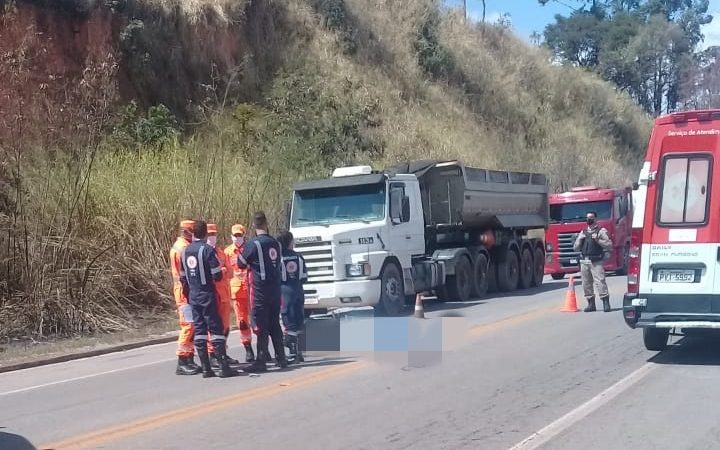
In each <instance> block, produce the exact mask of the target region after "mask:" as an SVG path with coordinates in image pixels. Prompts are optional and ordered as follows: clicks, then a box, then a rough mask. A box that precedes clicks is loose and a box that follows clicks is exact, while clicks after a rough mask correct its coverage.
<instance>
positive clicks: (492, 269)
mask: <svg viewBox="0 0 720 450" xmlns="http://www.w3.org/2000/svg"><path fill="white" fill-rule="evenodd" d="M487 280H488V289H487V291H488V292H490V293H492V292H497V291H498V281H497V264H495V258H493V257H490V264H488V271H487Z"/></svg>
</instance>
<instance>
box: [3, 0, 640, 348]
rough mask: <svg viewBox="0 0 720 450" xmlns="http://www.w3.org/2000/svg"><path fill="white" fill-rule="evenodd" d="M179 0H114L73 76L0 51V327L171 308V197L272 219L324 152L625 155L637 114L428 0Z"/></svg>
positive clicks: (546, 158) (605, 180) (361, 155)
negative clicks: (116, 28) (117, 3)
mask: <svg viewBox="0 0 720 450" xmlns="http://www.w3.org/2000/svg"><path fill="white" fill-rule="evenodd" d="M185 3H186V4H188V5H190V4H192V5H193V9H182V8H179V7H178V8H175V7H173V5H174V4H175V2H171V1H169V0H168V1H149V0H148V1H145V2H141V1H138V2H128V5H127V6H126V7H125V8H124V9H123V10H121V11H120V12H117V13H116V14H126V15H129V16H130V17H129V19H131V20H129V21H127V22H126V23H127V25H126V28H125V29H124V30H123V31H122V32H121V33H120V34H119V36H118V40H119V44H120V45H119V48H120V52H119V53H115V54H113V53H112V52H109V53H108V54H109V56H107V57H102V58H99V57H88V58H87V59H86V60H85V61H83V63H84V64H85V69H84V70H83V71H82V73H81V75H79V76H78V77H77V78H75V79H73V80H72V82H71V83H70V84H68V82H67V80H63V82H62V83H60V82H55V81H47V82H44V83H45V84H44V85H43V87H42V88H40V87H37V88H34V89H32V90H27V89H26V90H23V89H21V87H22V86H28V85H30V86H33V84H32V83H33V80H34V79H35V78H37V77H36V76H34V72H33V71H36V69H35V68H34V67H35V66H33V64H35V63H36V61H37V59H33V58H34V57H35V56H37V55H38V54H40V53H39V52H41V51H42V48H43V42H42V37H41V36H38V35H35V34H33V35H32V36H31V38H28V39H25V40H22V48H20V46H16V48H13V49H11V50H9V53H8V52H0V56H1V57H2V58H3V60H0V78H1V79H3V80H9V83H10V84H7V85H6V86H9V87H10V89H15V90H16V91H17V92H23V95H21V96H19V97H18V96H16V97H11V96H8V97H7V98H8V99H9V100H8V102H6V103H7V105H8V106H10V107H11V108H12V110H14V111H22V114H20V115H17V116H11V115H5V116H4V117H2V118H0V152H2V156H3V158H2V161H3V162H2V163H0V194H1V195H0V208H1V209H0V273H2V280H3V282H2V283H0V302H1V303H0V306H1V307H2V308H0V338H10V337H22V336H26V337H33V338H35V339H37V338H39V337H42V336H48V335H51V334H57V335H72V334H86V333H97V332H108V331H118V330H125V329H128V328H132V327H133V326H134V325H135V324H136V323H144V322H143V321H146V320H148V318H150V319H151V318H152V317H161V316H162V317H166V316H167V315H168V314H172V298H171V295H170V276H169V270H168V261H167V254H168V252H169V248H170V246H171V244H172V241H173V239H174V234H175V229H176V226H177V222H178V221H179V220H180V219H182V218H186V217H203V218H206V219H209V220H211V221H216V222H217V223H218V225H219V226H220V228H221V229H222V230H227V229H228V228H229V226H230V225H231V224H232V223H235V222H236V221H242V222H247V220H248V217H250V215H251V213H252V212H253V211H254V210H255V209H265V210H266V212H268V213H269V215H270V216H271V217H272V218H273V221H274V225H275V226H276V227H277V226H279V224H280V222H281V219H282V216H283V215H282V212H283V208H284V204H285V200H286V199H287V198H288V193H289V188H290V186H291V185H292V183H293V182H294V181H296V180H300V179H305V178H312V177H320V176H326V175H328V174H329V173H330V170H331V169H332V168H333V167H335V166H337V165H342V164H357V163H372V164H373V165H374V166H377V167H383V166H385V165H387V164H390V163H394V162H397V161H400V160H407V159H428V158H437V159H450V158H460V159H462V160H464V161H465V162H467V163H468V164H470V165H474V166H478V167H488V168H505V169H519V170H534V171H540V172H543V173H547V174H548V176H549V179H550V180H551V183H552V186H553V188H555V189H565V188H568V187H570V186H572V185H577V184H585V183H597V184H603V185H617V184H619V183H626V182H629V181H631V180H632V179H633V178H634V177H635V169H636V168H637V166H638V164H639V162H640V160H641V156H640V155H641V154H642V152H643V151H644V145H645V143H646V140H647V137H648V131H649V119H648V117H647V116H645V115H644V114H643V113H641V112H640V110H639V108H637V107H636V106H635V105H634V104H633V103H632V101H631V100H630V99H629V98H626V97H625V96H623V95H621V94H619V93H618V92H616V90H615V89H613V88H612V87H610V86H609V85H608V84H607V83H605V82H603V81H601V80H600V79H599V78H598V77H596V76H594V75H591V74H588V73H584V72H582V71H580V70H577V69H574V68H571V67H560V66H553V65H551V64H550V63H549V60H550V54H549V53H546V52H544V51H542V50H538V49H534V48H530V47H528V46H526V45H524V44H523V43H521V42H520V41H519V40H518V39H516V38H515V37H514V36H512V35H511V34H510V33H509V32H508V31H507V30H506V29H503V28H499V27H494V26H485V27H483V26H479V25H478V26H475V25H468V24H465V23H464V21H463V20H462V18H461V17H459V16H458V15H457V14H456V13H454V12H452V11H445V10H441V9H439V7H438V5H437V4H435V3H433V2H432V1H430V0H426V1H425V0H423V1H417V2H407V3H405V2H383V3H379V4H378V3H377V2H373V1H370V0H288V1H287V2H263V1H258V2H251V3H250V2H248V3H246V4H245V3H243V4H240V5H238V4H237V2H227V3H224V2H217V1H204V2H200V1H196V2H185ZM203 4H205V6H206V8H203V7H201V6H202V5H203ZM100 7H101V8H102V6H100ZM186 8H190V6H187V7H186ZM13 14H15V12H13V11H8V12H6V13H5V15H4V17H3V18H2V20H3V21H4V24H5V25H12V23H13V20H15V19H13ZM169 19H173V20H169ZM175 19H177V20H175ZM179 19H182V20H179ZM178 24H179V25H178ZM175 26H177V27H179V28H177V29H175V28H173V27H175ZM2 29H3V28H2V27H0V43H1V42H3V37H4V36H3V31H1V30H2ZM5 29H11V27H6V28H5ZM198 36H202V37H203V39H204V41H203V42H206V44H205V45H199V44H198V43H197V42H196V41H195V40H193V39H196V38H198ZM18 42H20V41H18ZM170 48H172V49H173V51H165V50H167V49H170ZM228 49H229V50H228ZM261 49H262V51H261ZM0 50H3V48H2V44H0ZM231 56H232V57H231ZM121 75H122V76H121ZM170 75H172V77H174V78H168V77H169V76H170ZM119 79H125V80H126V81H127V83H126V84H127V85H129V86H131V87H132V92H133V97H135V98H136V99H137V103H132V102H130V101H129V100H122V98H123V97H122V96H121V95H120V89H119V81H118V80H119ZM2 89H3V87H0V94H2ZM60 94H62V95H60ZM3 98H5V97H3ZM163 105H165V106H167V108H166V107H165V106H163ZM181 124H182V126H181Z"/></svg>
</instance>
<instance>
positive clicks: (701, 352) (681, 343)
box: [648, 330, 720, 366]
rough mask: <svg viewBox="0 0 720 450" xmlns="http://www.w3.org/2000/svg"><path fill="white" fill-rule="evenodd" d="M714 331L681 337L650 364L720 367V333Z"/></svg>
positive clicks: (651, 360)
mask: <svg viewBox="0 0 720 450" xmlns="http://www.w3.org/2000/svg"><path fill="white" fill-rule="evenodd" d="M712 331H715V330H708V332H706V333H702V334H698V335H692V336H684V337H681V338H679V340H677V341H675V342H674V343H673V344H672V345H670V346H669V347H668V348H667V350H665V351H663V352H660V353H658V354H657V355H655V356H653V357H652V358H650V359H648V362H652V363H655V364H665V365H683V366H720V333H718V332H717V331H715V332H712ZM675 339H678V338H677V337H676V338H675Z"/></svg>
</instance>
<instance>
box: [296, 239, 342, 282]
mask: <svg viewBox="0 0 720 450" xmlns="http://www.w3.org/2000/svg"><path fill="white" fill-rule="evenodd" d="M295 250H296V251H297V252H298V253H300V254H301V255H302V256H303V258H305V264H306V265H307V271H308V280H307V283H321V282H327V281H334V280H335V276H334V275H335V273H334V271H333V253H332V242H330V241H317V242H307V243H299V242H296V243H295Z"/></svg>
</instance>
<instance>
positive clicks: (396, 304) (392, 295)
mask: <svg viewBox="0 0 720 450" xmlns="http://www.w3.org/2000/svg"><path fill="white" fill-rule="evenodd" d="M377 308H378V309H379V312H380V313H381V314H382V315H387V316H397V315H399V314H400V313H401V312H402V310H403V309H404V308H405V291H404V289H403V279H402V275H401V274H400V269H398V268H397V266H396V265H395V264H394V263H390V264H388V265H387V266H385V269H384V270H383V273H382V276H381V282H380V303H379V304H378V306H377Z"/></svg>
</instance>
